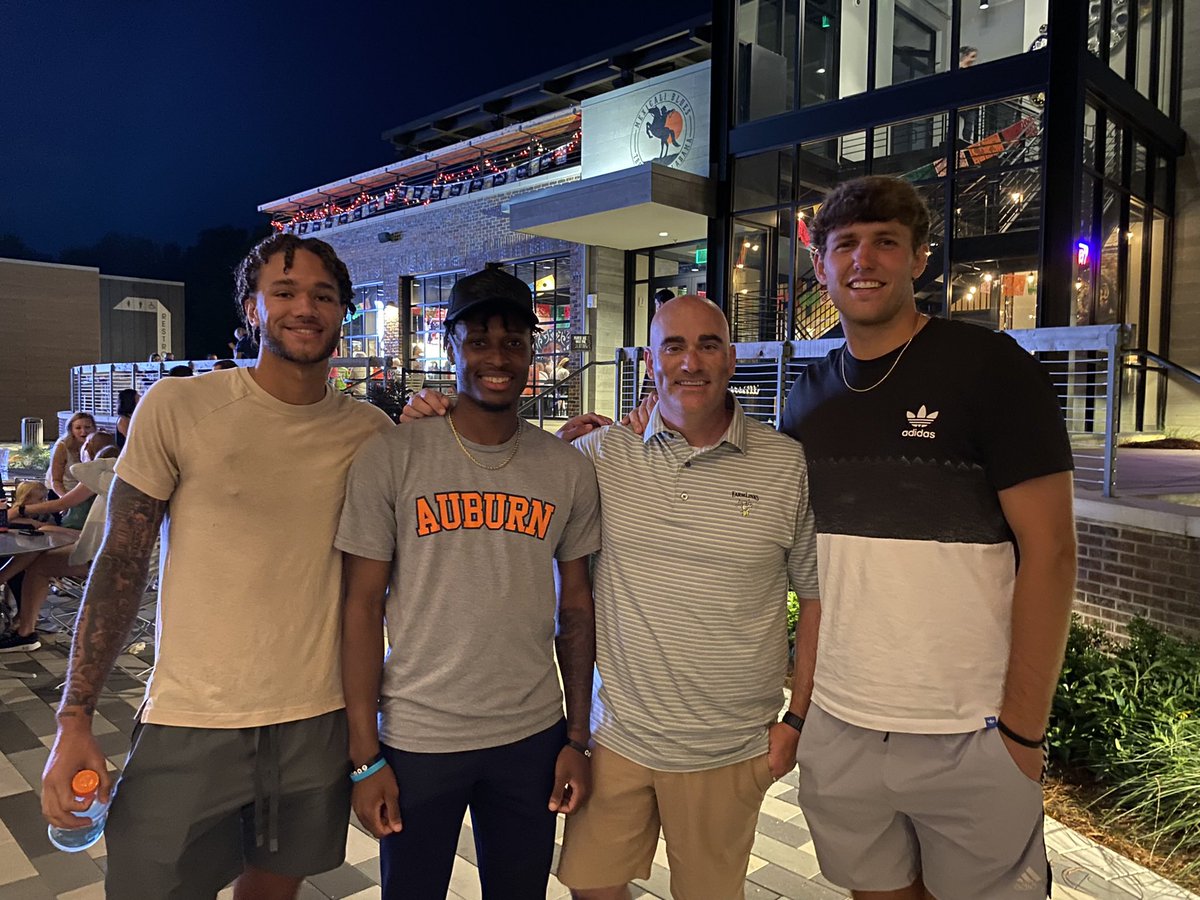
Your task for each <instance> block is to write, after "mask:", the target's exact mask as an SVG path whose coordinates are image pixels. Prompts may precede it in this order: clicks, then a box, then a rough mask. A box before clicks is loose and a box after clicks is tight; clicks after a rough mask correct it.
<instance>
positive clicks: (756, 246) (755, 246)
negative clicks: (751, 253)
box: [750, 244, 758, 250]
mask: <svg viewBox="0 0 1200 900" xmlns="http://www.w3.org/2000/svg"><path fill="white" fill-rule="evenodd" d="M750 249H751V250H758V244H755V245H754V246H753V247H751V248H750Z"/></svg>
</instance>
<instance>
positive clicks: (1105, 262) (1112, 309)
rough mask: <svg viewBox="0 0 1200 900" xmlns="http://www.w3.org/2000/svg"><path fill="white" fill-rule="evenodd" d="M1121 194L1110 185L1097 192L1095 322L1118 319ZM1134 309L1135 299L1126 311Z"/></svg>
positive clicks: (1109, 321)
mask: <svg viewBox="0 0 1200 900" xmlns="http://www.w3.org/2000/svg"><path fill="white" fill-rule="evenodd" d="M1121 204H1122V196H1121V194H1119V193H1118V192H1117V191H1115V190H1113V189H1112V188H1111V187H1108V186H1105V187H1104V189H1103V191H1102V192H1101V208H1100V263H1099V266H1098V268H1097V273H1096V314H1095V320H1094V321H1095V323H1096V324H1097V325H1107V324H1109V323H1111V322H1120V321H1121V318H1120V317H1121V308H1120V307H1121V294H1122V293H1123V292H1122V290H1121V278H1120V274H1121V245H1122V244H1123V243H1124V242H1125V234H1124V232H1123V231H1122V229H1121ZM1135 309H1136V302H1135V303H1134V304H1132V305H1131V306H1129V307H1128V309H1127V311H1128V312H1133V311H1134V310H1135Z"/></svg>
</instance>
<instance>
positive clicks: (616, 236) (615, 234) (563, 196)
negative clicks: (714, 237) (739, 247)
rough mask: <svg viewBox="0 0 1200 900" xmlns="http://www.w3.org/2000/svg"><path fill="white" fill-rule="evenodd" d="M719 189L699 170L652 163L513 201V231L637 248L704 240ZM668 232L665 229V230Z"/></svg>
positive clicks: (577, 242) (566, 239) (510, 223)
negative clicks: (696, 172)
mask: <svg viewBox="0 0 1200 900" xmlns="http://www.w3.org/2000/svg"><path fill="white" fill-rule="evenodd" d="M715 211H716V192H715V189H714V188H713V185H712V183H711V182H710V181H709V180H708V179H707V178H703V177H701V176H699V175H693V174H692V173H690V172H681V171H679V170H678V169H672V168H669V167H668V166H663V165H659V164H658V163H654V162H649V163H645V164H643V165H640V166H637V167H636V168H633V169H624V170H622V171H620V172H609V173H607V174H605V175H597V176H596V177H594V178H586V179H584V180H583V181H576V182H573V183H571V184H564V185H559V186H557V187H553V188H548V189H547V190H544V191H539V192H537V193H535V194H529V195H527V196H524V197H521V198H520V199H519V200H513V201H512V202H511V203H510V204H509V226H510V227H511V228H512V230H513V231H522V232H525V233H526V234H537V235H541V236H543V237H552V238H558V239H560V240H564V241H572V242H573V243H576V244H591V245H593V246H597V247H612V248H614V249H616V250H637V249H639V248H642V247H658V246H662V245H663V244H671V243H683V242H686V241H698V240H703V239H704V238H706V237H707V236H708V220H709V219H710V218H712V217H713V216H714V215H715ZM664 232H665V234H664Z"/></svg>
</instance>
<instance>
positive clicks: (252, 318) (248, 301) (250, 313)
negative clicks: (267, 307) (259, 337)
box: [242, 294, 258, 328]
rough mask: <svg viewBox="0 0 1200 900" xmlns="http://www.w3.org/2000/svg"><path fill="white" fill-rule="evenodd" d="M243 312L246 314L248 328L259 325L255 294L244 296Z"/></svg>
mask: <svg viewBox="0 0 1200 900" xmlns="http://www.w3.org/2000/svg"><path fill="white" fill-rule="evenodd" d="M242 312H243V313H244V314H245V316H246V326H247V327H248V328H257V327H258V304H257V303H255V302H254V296H253V295H252V294H251V295H249V296H246V297H243V298H242Z"/></svg>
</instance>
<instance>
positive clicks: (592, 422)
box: [554, 413, 612, 441]
mask: <svg viewBox="0 0 1200 900" xmlns="http://www.w3.org/2000/svg"><path fill="white" fill-rule="evenodd" d="M611 424H612V419H610V418H609V417H608V416H602V415H599V414H598V413H583V415H579V416H573V417H571V418H570V419H567V421H566V422H564V423H563V426H562V427H561V428H560V429H558V431H556V432H554V436H555V437H557V438H558V439H559V440H561V441H573V440H575V439H576V438H581V437H583V436H584V435H585V434H587V433H588V432H589V431H595V430H596V429H597V428H603V427H604V426H605V425H611Z"/></svg>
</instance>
